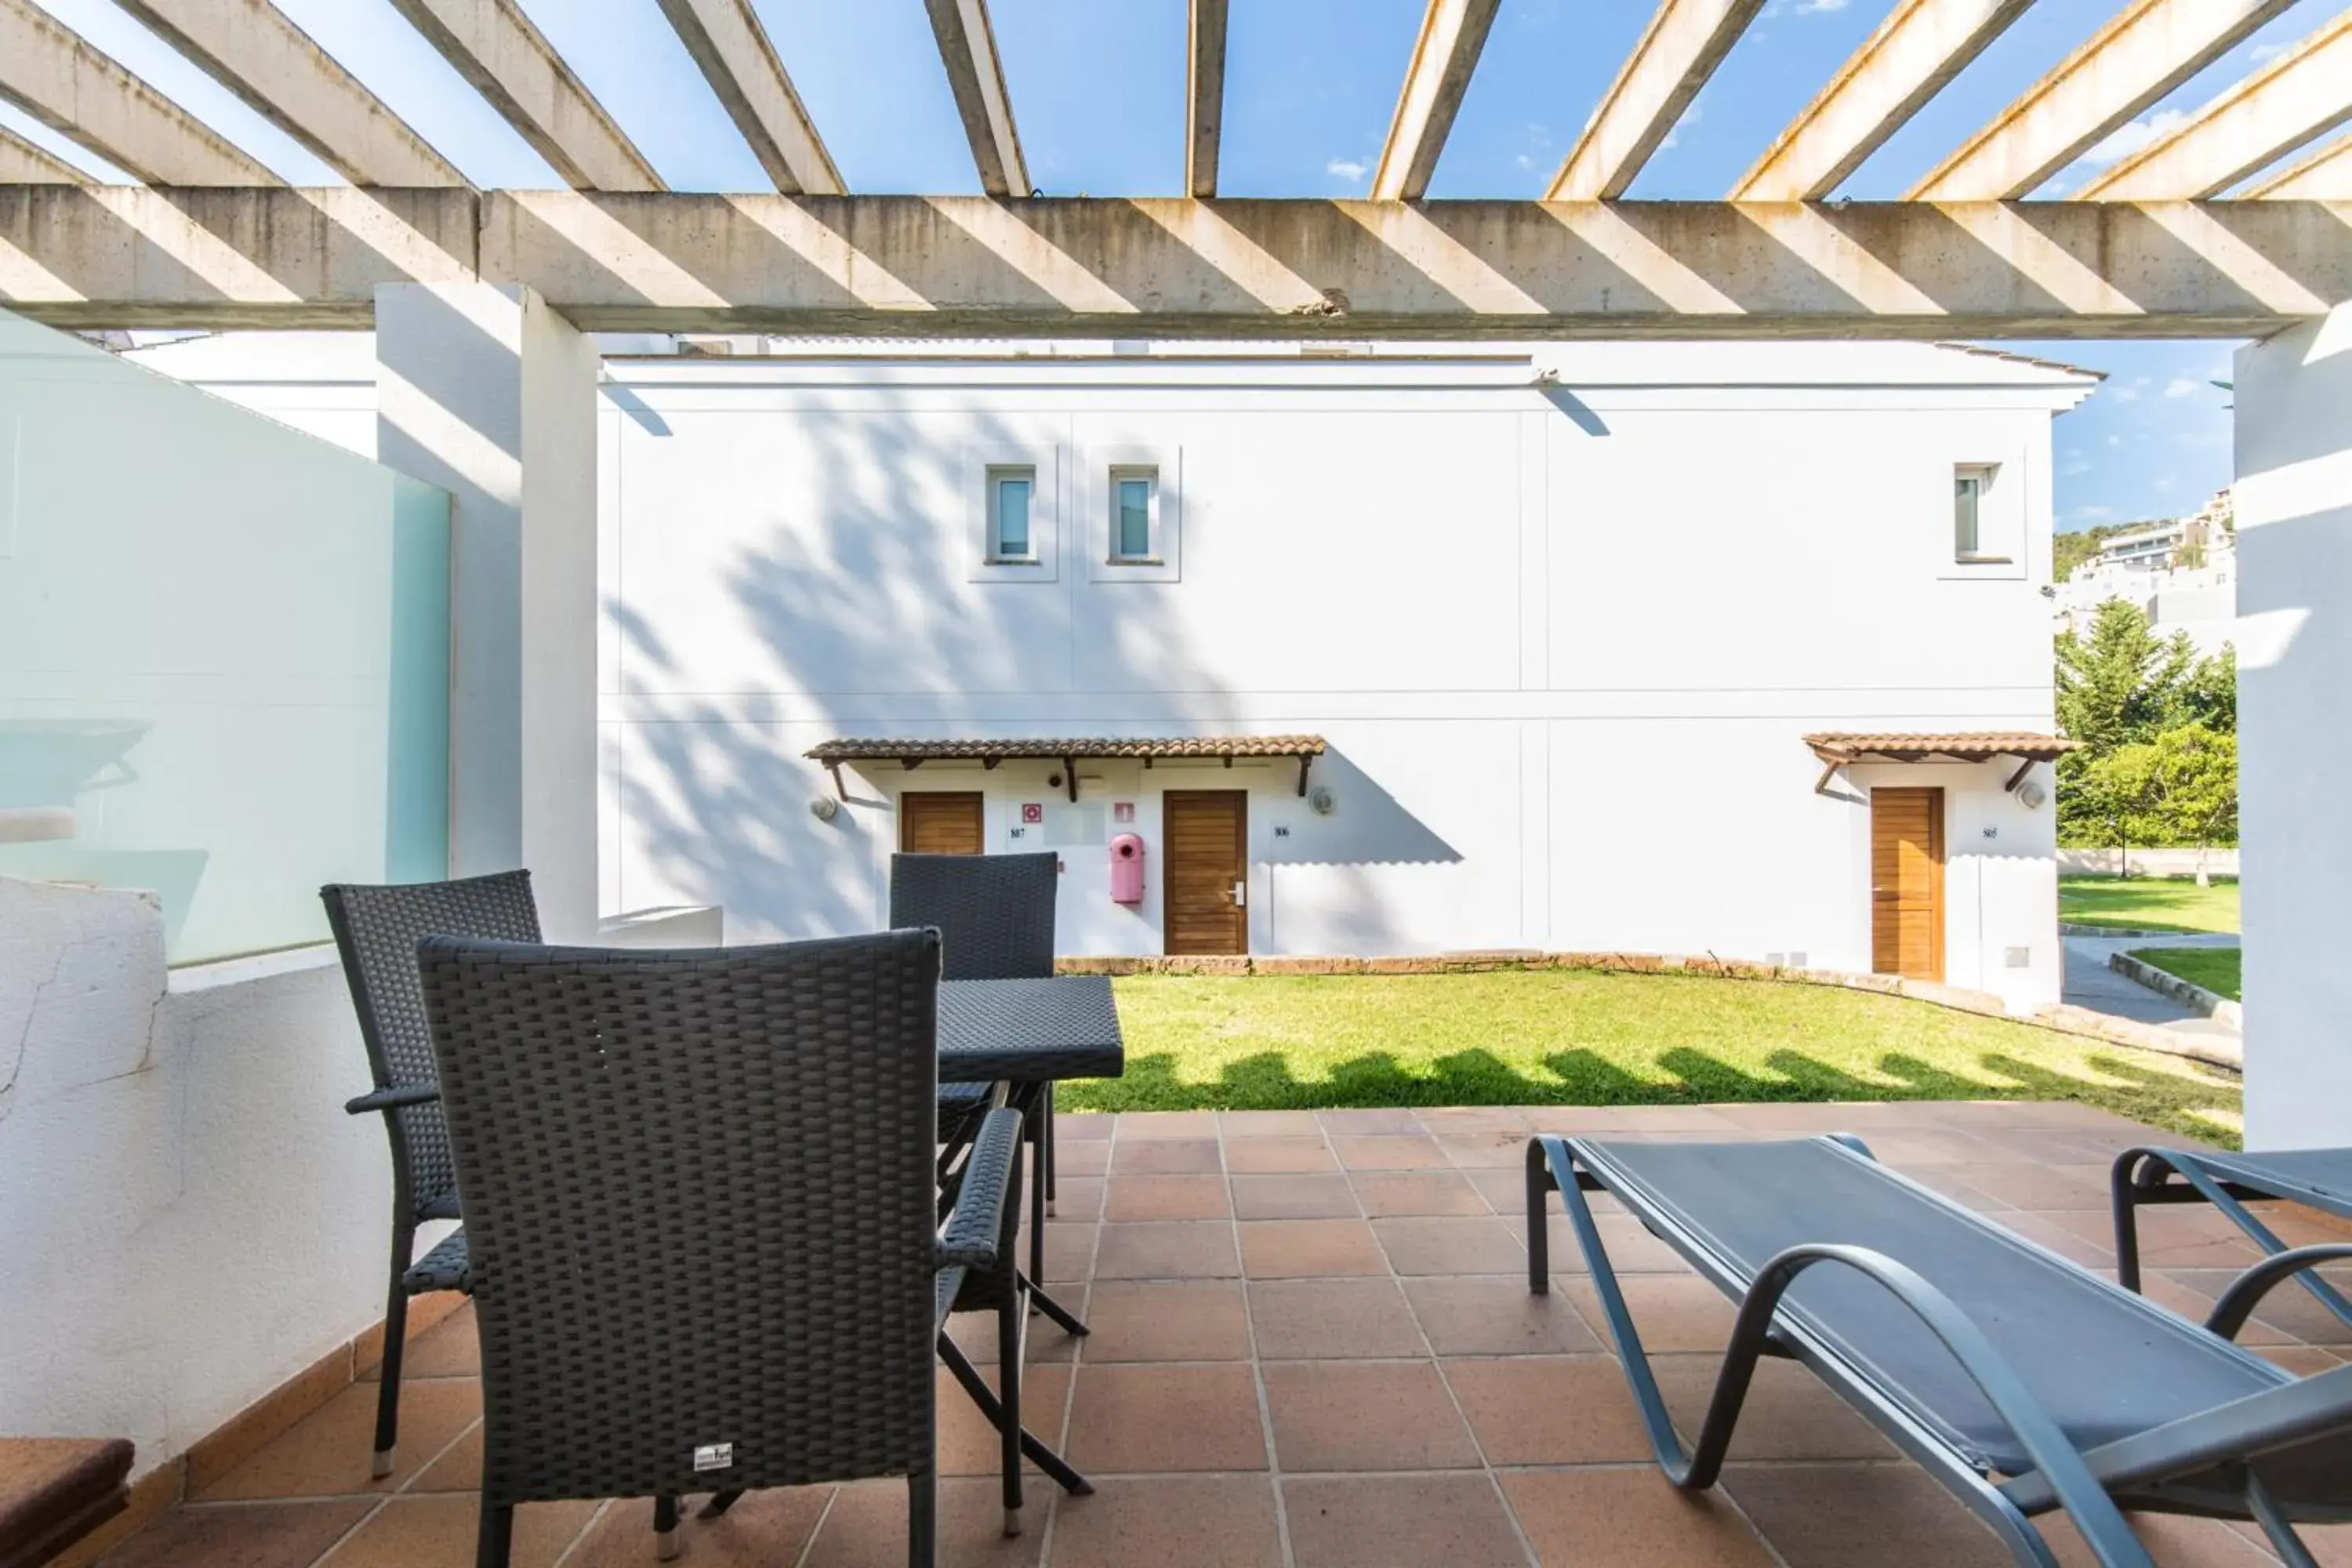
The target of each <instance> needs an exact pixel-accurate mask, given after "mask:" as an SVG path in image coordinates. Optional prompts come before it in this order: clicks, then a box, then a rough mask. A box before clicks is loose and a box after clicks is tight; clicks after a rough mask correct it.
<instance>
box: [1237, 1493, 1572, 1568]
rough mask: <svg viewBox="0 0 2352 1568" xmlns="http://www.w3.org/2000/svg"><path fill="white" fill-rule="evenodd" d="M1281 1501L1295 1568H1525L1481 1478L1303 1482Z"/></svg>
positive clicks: (1507, 1525) (1515, 1536)
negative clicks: (1432, 1567) (1440, 1566)
mask: <svg viewBox="0 0 2352 1568" xmlns="http://www.w3.org/2000/svg"><path fill="white" fill-rule="evenodd" d="M1282 1495H1283V1501H1284V1504H1285V1511H1286V1515H1287V1517H1288V1520H1289V1523H1290V1547H1291V1555H1292V1558H1293V1560H1294V1561H1295V1562H1296V1563H1297V1565H1298V1568H1430V1565H1433V1564H1443V1565H1444V1568H1526V1563H1527V1560H1528V1558H1527V1552H1526V1551H1525V1550H1524V1549H1523V1548H1522V1547H1521V1546H1520V1544H1519V1538H1518V1534H1517V1531H1514V1530H1513V1529H1512V1528H1511V1520H1510V1515H1509V1514H1508V1513H1507V1512H1506V1511H1504V1509H1503V1504H1502V1500H1501V1499H1500V1498H1498V1497H1497V1496H1496V1494H1495V1483H1494V1482H1493V1481H1491V1480H1489V1479H1487V1478H1486V1476H1484V1475H1477V1474H1469V1475H1456V1476H1362V1477H1354V1476H1330V1477H1311V1478H1301V1479H1286V1480H1285V1481H1284V1482H1283V1483H1282Z"/></svg>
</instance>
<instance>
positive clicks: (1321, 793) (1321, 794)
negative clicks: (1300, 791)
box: [1307, 784, 1339, 816]
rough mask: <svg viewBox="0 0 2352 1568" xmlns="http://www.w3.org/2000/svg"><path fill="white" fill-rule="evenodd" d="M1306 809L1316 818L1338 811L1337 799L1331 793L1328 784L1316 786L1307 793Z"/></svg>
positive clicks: (1336, 796)
mask: <svg viewBox="0 0 2352 1568" xmlns="http://www.w3.org/2000/svg"><path fill="white" fill-rule="evenodd" d="M1307 810H1309V811H1311V812H1313V813H1314V814H1315V815H1316V816H1330V815H1331V814H1332V813H1333V812H1335V811H1337V810H1339V796H1338V795H1333V794H1332V793H1331V786H1330V785H1329V784H1317V785H1316V786H1315V787H1314V788H1313V789H1310V790H1308V791H1307Z"/></svg>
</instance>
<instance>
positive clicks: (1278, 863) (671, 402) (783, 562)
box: [137, 334, 2095, 1006]
mask: <svg viewBox="0 0 2352 1568" xmlns="http://www.w3.org/2000/svg"><path fill="white" fill-rule="evenodd" d="M689 347H690V349H691V350H693V351H696V352H689V353H684V354H681V353H677V347H676V345H675V344H672V343H670V342H667V341H666V340H620V339H614V340H607V341H606V342H604V349H605V352H606V353H607V356H608V357H607V358H606V360H605V363H604V387H603V411H602V414H601V419H602V421H603V425H602V430H601V438H600V441H599V444H598V463H599V468H600V471H599V474H598V485H599V495H600V500H599V519H600V526H599V535H598V538H597V539H596V540H595V541H594V542H593V544H594V549H595V551H596V552H597V562H596V572H597V578H598V582H599V584H600V589H601V597H602V602H603V605H604V636H603V642H602V648H601V653H600V664H601V672H600V685H601V689H602V692H603V697H602V712H601V724H602V732H603V737H604V740H603V765H602V769H601V777H600V780H599V785H600V789H601V792H602V800H603V807H602V824H603V826H602V848H601V853H600V864H599V874H600V877H601V879H602V881H603V888H604V906H605V908H606V909H607V910H623V909H635V908H641V907H646V906H649V905H657V904H679V903H688V904H717V905H721V906H723V907H724V909H725V911H726V921H727V930H728V932H729V936H730V940H735V941H757V940H763V939H774V938H785V937H801V936H812V935H818V934H824V933H829V932H835V931H859V930H869V929H872V928H873V927H875V926H876V925H877V924H878V923H879V922H880V921H881V920H882V919H883V916H884V911H885V907H886V906H885V900H884V896H883V894H884V888H885V885H886V877H887V865H888V858H889V856H890V855H891V853H892V852H893V851H894V850H897V849H898V848H900V847H922V848H925V849H932V850H977V851H986V852H992V853H998V852H1009V851H1018V850H1025V849H1050V850H1052V851H1053V852H1055V854H1057V855H1059V856H1060V857H1061V859H1062V865H1063V869H1064V872H1065V875H1064V879H1063V894H1062V904H1061V910H1060V939H1059V940H1060V945H1061V947H1062V948H1063V950H1064V951H1065V952H1071V953H1084V954H1154V953H1160V952H1230V953H1239V952H1248V953H1256V954H1335V953H1352V954H1397V953H1431V952H1451V951H1463V950H1478V951H1491V950H1496V949H1506V950H1508V949H1546V950H1576V951H1596V950H1598V951H1626V952H1676V953H1708V952H1712V953H1715V954H1717V955H1720V956H1722V957H1725V958H1746V959H1755V960H1765V961H1772V962H1780V963H1789V964H1791V965H1805V966H1813V967H1820V968H1833V969H1844V970H1871V969H1879V970H1883V971H1899V972H1904V973H1911V974H1914V975H1916V976H1918V977H1921V978H1928V979H1935V980H1941V981H1945V982H1947V983H1949V984H1958V985H1964V986H1974V987H1980V988H1984V989H1988V990H1993V991H1998V992H2000V993H2001V994H2003V995H2005V996H2006V997H2008V998H2010V999H2011V1001H2012V1002H2013V1003H2015V1004H2016V1005H2020V1006H2026V1005H2033V1004H2038V1003H2042V1002H2046V1001H2053V1000H2055V999H2056V997H2057V995H2058V993H2059V988H2060V972H2061V955H2060V952H2059V950H2058V945H2057V937H2056V915H2055V872H2054V861H2053V850H2054V832H2053V809H2052V804H2051V802H2050V799H2049V790H2048V787H2047V786H2048V769H2047V766H2046V763H2047V761H2048V759H2049V757H2050V756H2052V755H2053V754H2054V749H2053V744H2052V742H2050V739H2049V737H2050V732H2051V731H2052V728H2053V696H2052V686H2051V663H2050V650H2049V622H2048V614H2049V604H2048V601H2047V600H2046V598H2045V597H2044V592H2045V590H2046V589H2048V588H2049V587H2050V586H2051V583H2050V541H2051V526H2052V521H2051V439H2050V437H2051V429H2050V426H2051V419H2052V416H2053V415H2055V414H2058V413H2061V412H2063V411H2064V410H2066V409H2068V408H2070V407H2072V406H2074V405H2075V404H2076V403H2077V402H2079V401H2080V400H2081V399H2082V398H2083V397H2084V395H2086V394H2087V393H2088V392H2089V391H2090V389H2091V387H2092V386H2093V385H2094V384H2095V377H2094V376H2093V375H2092V374H2090V373H2087V372H2082V371H2076V370H2073V369H2070V368H2067V367H2064V366H2059V365H2053V364H2048V363H2041V362H2036V361H2031V360H2025V359H2021V358H2018V357H2015V356H2011V355H2004V354H1995V353H1983V352H1977V351H1969V350H1961V349H1957V348H1949V347H1940V346H1930V345H1926V344H1907V343H1895V342H1885V343H1850V344H1814V343H1798V342H1753V343H1711V344H1681V343H1664V342H1659V343H1643V344H1631V343H1604V342H1573V343H1548V344H1530V345H1526V346H1521V347H1515V348H1507V349H1506V348H1499V347H1496V346H1495V345H1491V344H1489V345H1481V346H1477V347H1449V346H1444V345H1381V346H1378V347H1374V346H1372V345H1364V346H1363V347H1362V349H1361V350H1360V351H1358V352H1351V353H1337V354H1335V353H1330V352H1329V351H1328V349H1326V350H1324V351H1322V352H1308V353H1301V352H1300V351H1299V350H1298V348H1297V347H1296V346H1295V345H1291V346H1278V347H1275V346H1263V345H1248V344H1186V345H1178V344H1158V345H1149V344H1140V343H1135V344H1129V343H1111V342H1092V343H1061V344H1034V343H1033V344H1023V345H1019V346H1018V347H1015V346H1013V345H1010V344H1004V345H996V344H985V343H982V344H975V343H969V342H964V343H944V342H943V343H937V344H908V343H895V344H890V345H887V352H884V351H880V350H877V346H876V345H872V344H862V343H861V344H845V343H835V342H805V341H795V340H764V341H763V340H757V339H743V340H714V341H709V342H703V343H697V344H692V345H689ZM643 350H656V351H660V352H654V353H625V352H616V351H643ZM137 357H139V358H141V359H142V360H143V361H144V362H145V363H149V364H151V365H152V366H154V367H156V368H158V369H162V370H164V371H166V372H168V373H170V374H176V375H179V376H181V377H183V378H184V379H186V380H189V381H191V382H194V383H195V384H201V385H205V386H206V387H209V388H210V389H212V390H214V391H215V392H217V393H219V394H221V395H225V396H228V397H232V398H234V399H236V400H237V401H239V402H241V403H244V404H246V405H248V406H250V407H253V408H256V409H258V410H261V411H263V412H266V413H268V414H270V415H272V416H276V417H278V418H280V419H283V420H286V421H288V422H289V423H292V424H295V425H297V426H301V427H304V428H307V429H310V430H312V431H313V432H315V433H317V434H320V435H322V436H325V437H328V438H329V439H332V440H337V441H341V442H342V443H344V444H346V445H349V446H352V447H358V448H359V449H361V450H363V451H371V452H372V450H373V442H374V435H375V428H376V422H375V420H376V408H375V398H374V392H375V388H374V382H373V378H374V374H375V366H374V362H373V355H372V348H371V345H370V343H369V342H368V340H367V339H366V338H365V337H364V336H363V335H358V334H347V335H341V336H335V335H329V334H309V335H289V336H284V337H268V338H265V337H259V336H250V335H241V336H234V337H225V338H216V339H211V340H205V341H201V342H188V343H183V344H178V345H174V346H170V347H165V348H156V349H148V350H144V351H141V352H140V353H139V354H138V356H137ZM463 526H464V521H463V519H462V517H461V518H460V519H459V521H458V527H459V528H460V529H461V530H462V528H463ZM585 546H586V542H584V541H583V548H584V547H585ZM947 742H961V744H960V745H954V746H950V745H948V744H946V743H947ZM948 753H955V754H948ZM1123 838H1131V842H1129V843H1127V844H1125V845H1122V843H1121V840H1122V839H1123ZM1123 849H1125V850H1133V849H1139V850H1140V859H1141V862H1142V867H1141V872H1142V874H1141V876H1140V878H1139V881H1138V884H1137V886H1136V887H1135V888H1134V889H1131V893H1132V896H1131V897H1130V898H1127V899H1122V898H1120V897H1117V896H1115V895H1118V894H1122V893H1126V892H1129V891H1130V890H1129V889H1122V888H1121V887H1119V886H1118V885H1117V881H1116V879H1115V878H1114V875H1113V868H1112V863H1113V859H1114V858H1115V857H1116V856H1118V854H1120V853H1121V852H1122V850H1123Z"/></svg>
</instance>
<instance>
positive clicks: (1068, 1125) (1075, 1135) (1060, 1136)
mask: <svg viewBox="0 0 2352 1568" xmlns="http://www.w3.org/2000/svg"><path fill="white" fill-rule="evenodd" d="M1117 1125H1118V1117H1116V1116H1108V1115H1105V1114H1104V1113H1103V1112H1101V1111H1099V1110H1057V1111H1055V1113H1054V1143H1055V1148H1056V1149H1059V1148H1060V1147H1061V1145H1063V1144H1066V1143H1093V1142H1101V1141H1102V1140H1104V1139H1107V1138H1108V1137H1109V1136H1110V1134H1111V1129H1112V1128H1114V1127H1116V1126H1117Z"/></svg>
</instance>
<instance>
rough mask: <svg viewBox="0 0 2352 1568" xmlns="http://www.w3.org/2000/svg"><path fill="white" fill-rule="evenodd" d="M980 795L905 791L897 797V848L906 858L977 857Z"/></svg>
mask: <svg viewBox="0 0 2352 1568" xmlns="http://www.w3.org/2000/svg"><path fill="white" fill-rule="evenodd" d="M980 837H981V827H980V792H979V791H978V790H972V791H970V792H968V793H967V792H965V791H962V790H907V791H904V792H902V793H901V794H900V795H899V796H898V847H899V848H901V849H903V850H905V851H906V852H907V853H908V854H909V855H977V854H979V853H980V850H981V843H980Z"/></svg>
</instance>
